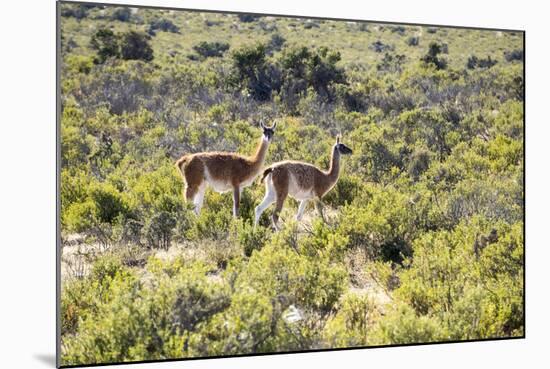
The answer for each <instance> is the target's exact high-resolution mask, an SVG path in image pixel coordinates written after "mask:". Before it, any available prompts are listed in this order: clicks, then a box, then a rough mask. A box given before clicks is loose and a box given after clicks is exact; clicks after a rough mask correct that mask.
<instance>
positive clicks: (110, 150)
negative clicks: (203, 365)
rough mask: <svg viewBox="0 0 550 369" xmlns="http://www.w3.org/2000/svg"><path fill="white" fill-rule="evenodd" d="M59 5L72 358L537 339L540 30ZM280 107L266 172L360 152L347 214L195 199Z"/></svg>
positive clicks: (349, 174)
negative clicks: (339, 139)
mask: <svg viewBox="0 0 550 369" xmlns="http://www.w3.org/2000/svg"><path fill="white" fill-rule="evenodd" d="M61 6H62V13H61V14H62V19H61V36H62V48H61V52H62V65H61V87H62V96H61V101H62V111H61V230H62V245H63V247H62V294H61V322H62V364H63V365H77V364H78V365H82V364H91V363H100V362H113V361H134V360H153V359H164V358H185V357H197V356H211V355H230V354H231V355H233V354H249V353H260V352H284V351H289V350H308V349H318V348H334V347H350V346H365V345H387V344H397V343H417V342H432V341H445V340H467V339H486V338H496V337H515V336H522V335H523V334H524V325H523V322H524V311H523V287H524V286H523V273H524V270H523V268H524V265H523V252H524V246H523V245H524V239H523V214H524V201H523V199H524V183H523V173H524V162H523V155H524V151H523V141H524V136H523V117H524V116H523V83H524V81H523V44H522V42H523V41H522V35H521V34H519V33H513V32H496V31H480V30H467V29H451V28H433V27H430V28H426V27H420V26H391V25H381V24H374V23H372V24H371V23H369V24H366V23H350V22H335V21H323V20H316V21H311V20H303V19H297V18H263V17H258V16H252V15H239V16H235V15H226V14H213V13H204V14H202V13H193V12H183V11H182V12H179V11H177V12H169V11H162V10H158V9H157V10H151V9H141V8H140V9H138V10H137V11H136V9H128V8H116V7H105V6H101V5H100V6H87V5H76V4H75V5H71V4H62V5H61ZM252 33H253V34H254V35H255V37H254V41H251V38H250V35H251V34H252ZM476 55H477V56H476ZM260 119H263V120H264V121H265V122H266V123H269V122H270V121H273V120H274V119H277V120H278V122H279V123H278V125H277V132H276V133H275V136H274V140H273V142H272V143H271V145H270V147H269V151H268V155H267V158H266V164H270V163H273V162H276V161H279V160H284V159H296V160H303V161H307V162H311V163H313V164H315V165H318V166H320V167H325V168H327V167H328V164H329V160H330V150H331V147H332V144H333V142H334V136H335V135H336V134H338V133H341V134H342V135H343V137H344V140H345V142H346V144H347V145H349V146H350V147H351V148H352V149H353V155H351V156H350V157H346V159H347V160H343V161H342V172H341V176H340V179H339V181H338V183H337V185H336V186H335V188H334V189H333V190H332V191H331V192H330V193H329V194H328V195H327V197H326V198H325V214H326V215H327V216H328V222H327V223H323V222H321V220H320V219H319V217H318V216H317V215H316V213H315V211H314V209H307V210H306V214H305V219H304V220H303V221H302V222H300V223H296V222H294V221H293V219H294V214H295V213H296V209H297V204H296V203H295V202H290V203H289V204H288V205H287V206H285V209H284V210H283V212H282V214H281V218H282V223H284V226H283V229H282V230H281V231H280V232H274V231H273V230H271V229H270V228H268V225H269V223H270V222H269V219H268V216H269V214H268V213H270V211H269V210H268V211H266V213H265V214H264V215H263V216H262V219H260V224H261V226H260V227H258V228H256V229H254V228H253V226H252V222H253V216H254V207H255V206H256V205H257V204H258V203H259V202H260V201H261V199H262V197H263V194H264V186H263V185H260V184H259V183H255V184H253V185H252V186H251V187H249V188H247V189H245V190H244V191H243V194H242V198H241V207H240V213H241V217H240V218H239V219H233V217H232V213H231V203H232V198H231V195H230V194H218V193H215V192H213V191H210V190H209V191H207V195H206V198H205V204H204V207H203V210H202V212H201V213H200V215H199V216H197V215H195V214H194V212H193V211H192V210H191V208H190V207H189V205H188V204H185V203H184V202H183V196H182V180H181V177H180V176H179V174H178V172H177V170H176V169H175V167H174V162H175V160H176V158H178V157H180V156H181V155H182V154H184V153H190V152H199V151H209V150H224V151H237V152H241V153H252V152H253V151H254V149H255V147H256V145H257V142H258V140H259V137H260V134H261V133H260V130H259V129H258V128H257V124H256V122H258V121H259V120H260Z"/></svg>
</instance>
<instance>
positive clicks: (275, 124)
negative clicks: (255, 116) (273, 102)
mask: <svg viewBox="0 0 550 369" xmlns="http://www.w3.org/2000/svg"><path fill="white" fill-rule="evenodd" d="M275 127H277V121H275V123H273V125H272V126H271V129H272V130H275Z"/></svg>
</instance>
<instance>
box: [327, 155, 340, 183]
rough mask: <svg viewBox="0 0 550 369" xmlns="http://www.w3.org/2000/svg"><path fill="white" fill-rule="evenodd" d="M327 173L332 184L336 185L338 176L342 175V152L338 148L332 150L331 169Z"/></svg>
mask: <svg viewBox="0 0 550 369" xmlns="http://www.w3.org/2000/svg"><path fill="white" fill-rule="evenodd" d="M326 173H327V177H328V179H329V181H330V182H331V183H335V182H336V181H337V180H338V176H339V175H340V152H339V151H338V149H337V148H336V147H333V149H332V155H331V157H330V167H329V169H328V171H327V172H326Z"/></svg>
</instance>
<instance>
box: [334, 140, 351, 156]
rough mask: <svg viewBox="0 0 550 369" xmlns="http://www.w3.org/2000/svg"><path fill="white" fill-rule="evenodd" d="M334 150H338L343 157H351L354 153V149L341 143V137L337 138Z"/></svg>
mask: <svg viewBox="0 0 550 369" xmlns="http://www.w3.org/2000/svg"><path fill="white" fill-rule="evenodd" d="M334 150H338V152H339V153H340V154H342V155H350V154H352V153H353V150H352V149H350V148H349V147H347V146H346V145H344V144H343V143H340V135H338V136H336V143H335V144H334Z"/></svg>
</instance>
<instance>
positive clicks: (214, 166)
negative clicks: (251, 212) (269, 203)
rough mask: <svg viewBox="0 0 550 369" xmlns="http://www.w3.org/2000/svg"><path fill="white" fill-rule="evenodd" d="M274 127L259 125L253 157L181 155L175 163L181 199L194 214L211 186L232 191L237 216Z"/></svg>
mask: <svg viewBox="0 0 550 369" xmlns="http://www.w3.org/2000/svg"><path fill="white" fill-rule="evenodd" d="M276 126H277V123H275V124H273V126H271V127H266V126H265V125H264V124H263V123H260V127H261V129H262V137H261V139H260V142H259V144H258V147H257V148H256V152H255V153H254V155H252V156H244V155H239V154H237V153H231V152H200V153H196V154H188V155H184V156H182V157H181V158H180V159H178V160H177V161H176V167H177V168H178V169H179V171H180V173H181V176H182V179H183V181H184V198H185V200H186V201H188V202H192V203H193V204H194V206H195V213H196V214H197V215H198V214H199V213H200V211H201V208H202V203H203V200H204V193H205V191H206V188H207V186H208V185H210V186H211V187H212V188H213V189H214V191H217V192H227V191H230V190H232V191H233V216H234V217H237V216H238V214H239V201H240V195H241V191H242V190H243V188H245V187H248V186H250V185H251V184H252V183H253V182H254V180H255V179H256V177H257V176H258V175H259V174H260V172H261V170H262V168H263V164H264V160H265V157H266V154H267V148H268V146H269V143H270V142H271V140H272V138H273V135H274V133H275V127H276Z"/></svg>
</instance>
